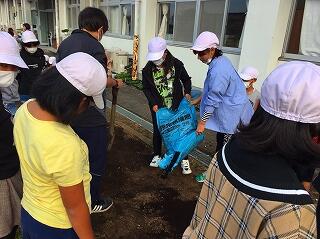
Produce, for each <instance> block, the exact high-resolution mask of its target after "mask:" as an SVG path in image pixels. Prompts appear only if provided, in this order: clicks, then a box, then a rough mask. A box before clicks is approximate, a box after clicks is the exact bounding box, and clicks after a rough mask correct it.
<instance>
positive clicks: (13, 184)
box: [0, 32, 27, 239]
mask: <svg viewBox="0 0 320 239" xmlns="http://www.w3.org/2000/svg"><path fill="white" fill-rule="evenodd" d="M0 42H1V44H0V87H8V86H10V85H11V84H12V82H13V81H14V79H15V75H16V72H17V71H18V67H20V68H27V65H26V64H25V63H24V61H23V60H22V59H21V57H20V55H19V46H18V43H17V42H16V40H15V39H14V38H12V36H11V35H10V34H9V33H7V32H0ZM21 197H22V179H21V174H20V166H19V158H18V154H17V151H16V148H15V146H14V143H13V125H12V121H11V115H10V114H9V113H8V112H7V111H6V110H5V108H4V106H3V103H2V96H1V94H0V238H2V239H14V238H15V235H16V229H17V227H18V225H20V209H21V206H20V200H21Z"/></svg>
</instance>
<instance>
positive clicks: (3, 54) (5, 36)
mask: <svg viewBox="0 0 320 239" xmlns="http://www.w3.org/2000/svg"><path fill="white" fill-rule="evenodd" d="M0 42H1V44H0V63H5V64H10V65H15V66H18V67H20V68H28V66H27V65H26V63H25V62H24V61H23V60H22V58H21V56H20V52H19V45H18V43H17V41H16V40H15V39H14V38H13V37H12V36H11V35H10V34H9V33H7V32H2V31H0Z"/></svg>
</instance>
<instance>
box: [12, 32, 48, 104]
mask: <svg viewBox="0 0 320 239" xmlns="http://www.w3.org/2000/svg"><path fill="white" fill-rule="evenodd" d="M21 44H22V48H21V51H20V56H21V57H22V59H23V60H24V61H25V62H26V64H27V65H28V67H29V68H28V69H21V70H20V73H19V74H18V76H17V80H18V82H19V94H20V100H21V101H22V102H25V101H27V100H28V99H30V98H31V89H32V85H33V82H34V81H35V80H36V79H37V78H38V77H39V75H40V74H41V72H42V70H43V69H44V67H45V61H46V60H45V56H44V52H43V50H42V49H41V48H39V45H40V42H39V40H38V39H37V37H36V36H35V34H34V33H33V32H32V31H29V30H26V31H24V32H23V33H22V43H21Z"/></svg>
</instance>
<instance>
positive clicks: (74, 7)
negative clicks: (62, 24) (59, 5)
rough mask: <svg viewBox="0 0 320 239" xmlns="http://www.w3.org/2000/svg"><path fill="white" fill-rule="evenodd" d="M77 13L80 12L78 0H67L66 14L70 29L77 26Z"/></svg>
mask: <svg viewBox="0 0 320 239" xmlns="http://www.w3.org/2000/svg"><path fill="white" fill-rule="evenodd" d="M79 13H80V0H68V6H67V16H68V27H69V28H70V29H77V28H78V16H79Z"/></svg>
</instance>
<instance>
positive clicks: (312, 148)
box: [235, 105, 320, 167]
mask: <svg viewBox="0 0 320 239" xmlns="http://www.w3.org/2000/svg"><path fill="white" fill-rule="evenodd" d="M319 126H320V125H319V124H308V123H301V122H295V121H291V120H285V119H280V118H278V117H276V116H273V115H271V114H270V113H268V112H266V111H265V110H264V109H263V108H262V107H261V106H260V105H259V106H258V108H257V110H256V111H255V113H254V115H253V116H252V119H251V121H250V123H249V125H247V126H244V125H240V126H239V127H238V132H237V133H236V134H235V137H237V138H238V139H239V142H240V145H241V146H242V148H244V149H246V150H248V151H251V152H256V153H263V154H278V155H280V156H281V157H283V158H285V159H286V160H287V161H288V162H289V163H290V164H291V165H292V166H297V165H298V166H299V165H304V166H307V167H319V165H320V164H319V163H320V161H319V160H320V145H318V144H316V143H314V142H313V138H314V137H316V136H318V135H319Z"/></svg>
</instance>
